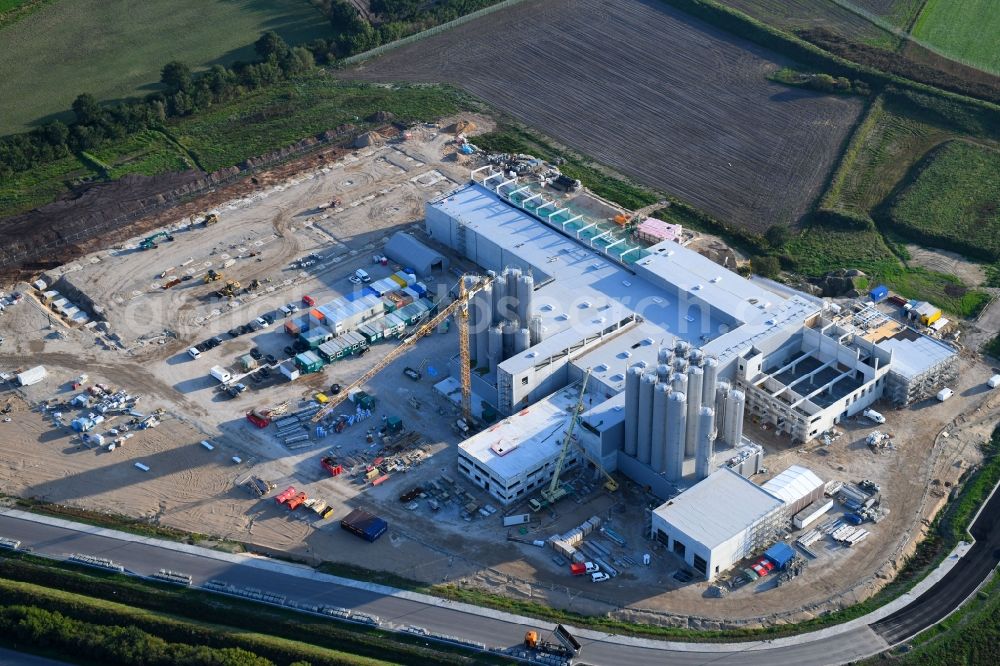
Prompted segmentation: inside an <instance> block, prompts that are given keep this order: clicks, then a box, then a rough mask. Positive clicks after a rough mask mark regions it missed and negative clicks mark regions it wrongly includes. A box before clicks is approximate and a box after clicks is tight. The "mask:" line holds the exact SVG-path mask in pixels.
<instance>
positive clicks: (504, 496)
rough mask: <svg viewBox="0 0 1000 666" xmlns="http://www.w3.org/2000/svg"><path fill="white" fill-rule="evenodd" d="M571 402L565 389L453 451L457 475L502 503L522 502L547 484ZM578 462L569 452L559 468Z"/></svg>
mask: <svg viewBox="0 0 1000 666" xmlns="http://www.w3.org/2000/svg"><path fill="white" fill-rule="evenodd" d="M576 401H577V392H576V391H575V390H574V389H573V388H569V389H565V390H562V391H559V392H558V393H556V394H555V395H553V396H550V398H549V399H547V400H544V401H542V402H539V403H538V404H536V405H533V406H532V407H529V408H528V409H525V410H522V411H521V412H519V413H517V414H514V415H512V416H510V417H508V418H506V419H504V420H503V421H501V422H500V423H498V424H497V425H495V426H494V427H492V428H488V429H487V430H484V431H483V432H480V433H478V434H476V435H473V436H472V437H470V438H469V439H467V440H465V441H464V442H462V443H461V444H460V445H459V447H458V469H459V471H460V472H461V473H462V474H463V475H465V476H466V477H468V478H469V479H470V480H471V481H472V482H473V483H475V484H476V485H477V486H479V487H480V488H482V489H483V490H485V491H486V492H488V493H489V494H490V495H492V496H493V497H495V498H496V499H497V500H498V501H499V502H501V503H502V504H511V503H513V502H516V501H521V500H525V499H527V498H528V497H529V496H530V495H531V494H532V493H533V492H536V491H537V490H539V489H540V488H542V487H544V486H545V485H546V484H547V483H549V482H550V481H551V479H552V475H553V470H554V469H555V465H556V461H557V459H558V458H559V453H560V450H561V448H562V443H563V439H564V435H565V428H566V425H567V423H568V420H569V417H570V414H571V410H572V409H573V407H574V406H575V405H576ZM579 458H580V452H579V449H577V448H576V447H571V448H570V450H569V453H568V454H567V456H566V460H565V461H564V465H565V466H566V467H567V468H568V467H572V466H574V465H576V464H577V463H578V462H579Z"/></svg>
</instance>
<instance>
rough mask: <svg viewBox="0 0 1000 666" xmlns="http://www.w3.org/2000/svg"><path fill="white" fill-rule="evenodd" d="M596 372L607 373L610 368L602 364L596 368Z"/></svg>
mask: <svg viewBox="0 0 1000 666" xmlns="http://www.w3.org/2000/svg"><path fill="white" fill-rule="evenodd" d="M594 371H595V372H607V371H608V366H607V364H606V363H601V364H600V365H598V366H597V367H595V368H594Z"/></svg>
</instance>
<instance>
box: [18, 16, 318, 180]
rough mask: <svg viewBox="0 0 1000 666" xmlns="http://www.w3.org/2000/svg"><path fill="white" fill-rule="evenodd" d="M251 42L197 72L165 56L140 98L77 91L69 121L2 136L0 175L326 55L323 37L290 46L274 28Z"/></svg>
mask: <svg viewBox="0 0 1000 666" xmlns="http://www.w3.org/2000/svg"><path fill="white" fill-rule="evenodd" d="M254 48H255V50H256V53H257V55H258V56H259V60H256V61H254V62H237V63H234V64H233V65H232V66H230V67H224V66H222V65H214V66H213V67H212V68H211V69H209V70H207V71H205V72H202V73H200V74H194V73H193V72H192V71H191V68H190V67H188V65H186V64H184V63H183V62H180V61H173V62H169V63H167V64H166V65H164V66H163V69H162V70H161V71H160V83H161V84H163V88H164V89H163V90H160V91H157V92H154V93H152V94H150V95H147V96H146V97H145V98H143V99H137V100H129V101H125V102H121V103H118V104H114V105H109V106H105V105H102V104H100V103H99V102H98V101H97V99H96V98H95V97H94V96H93V95H91V94H89V93H84V94H82V95H79V96H78V97H77V98H76V99H75V100H74V101H73V105H72V110H73V116H74V120H73V121H72V122H70V123H69V124H67V123H64V122H62V121H60V120H53V121H51V122H48V123H46V124H44V125H42V126H41V127H38V128H37V129H34V130H32V131H30V132H26V133H23V134H12V135H8V136H4V137H0V178H9V177H11V176H13V175H14V174H15V173H19V172H24V171H28V170H30V169H33V168H35V167H37V166H39V165H41V164H45V163H47V162H51V161H54V160H57V159H59V158H61V157H65V156H67V155H69V154H71V153H76V152H80V151H86V150H92V149H94V148H99V147H100V146H102V145H104V144H105V143H107V142H109V141H115V140H118V139H121V138H124V137H126V136H129V135H131V134H135V133H136V132H140V131H142V130H144V129H147V128H150V127H156V126H159V125H160V124H162V123H163V122H164V121H165V120H167V119H168V118H177V117H182V116H190V115H194V114H196V113H199V112H201V111H204V110H206V109H209V108H211V107H212V106H213V105H216V104H220V103H223V102H227V101H230V100H232V99H235V98H237V97H240V96H241V95H245V94H247V93H248V92H251V91H253V90H257V89H259V88H263V87H265V86H268V85H271V84H273V83H276V82H278V81H283V80H285V79H288V78H290V77H294V76H297V75H299V74H302V73H304V72H307V71H309V70H311V69H313V67H314V66H315V63H316V60H317V56H318V57H319V58H320V59H321V60H322V61H324V62H325V61H327V59H328V58H329V57H330V54H329V51H328V49H329V45H328V43H327V42H325V41H324V40H317V42H316V43H311V44H310V45H307V46H299V47H290V46H288V45H287V44H286V43H285V42H284V40H282V39H281V37H279V36H278V35H277V34H276V33H274V32H267V33H264V34H263V35H262V36H261V37H260V39H258V40H257V42H256V43H255V44H254Z"/></svg>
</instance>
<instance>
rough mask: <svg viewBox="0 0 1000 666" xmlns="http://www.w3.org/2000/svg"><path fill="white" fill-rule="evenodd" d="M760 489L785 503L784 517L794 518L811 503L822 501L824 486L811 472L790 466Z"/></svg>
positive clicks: (799, 466) (796, 466) (800, 467)
mask: <svg viewBox="0 0 1000 666" xmlns="http://www.w3.org/2000/svg"><path fill="white" fill-rule="evenodd" d="M762 487H763V488H764V490H766V491H767V492H769V493H771V494H772V495H774V496H775V497H777V498H779V499H781V501H782V502H784V503H785V507H786V511H785V513H786V515H788V516H794V515H795V514H797V513H798V512H799V511H801V510H802V509H804V508H806V507H807V506H809V505H810V504H812V503H813V502H815V501H817V500H820V499H822V498H823V491H824V490H825V489H826V484H825V483H823V481H822V480H821V479H820V478H819V477H818V476H816V474H815V473H813V471H812V470H809V469H806V468H805V467H802V466H801V465H792V466H791V467H789V468H788V469H786V470H785V471H784V472H782V473H781V474H779V475H778V476H776V477H774V478H773V479H771V480H770V481H767V482H766V483H764V484H763V486H762Z"/></svg>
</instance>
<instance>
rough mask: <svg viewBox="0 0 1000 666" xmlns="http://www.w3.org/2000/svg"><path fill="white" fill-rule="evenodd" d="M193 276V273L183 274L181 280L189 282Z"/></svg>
mask: <svg viewBox="0 0 1000 666" xmlns="http://www.w3.org/2000/svg"><path fill="white" fill-rule="evenodd" d="M193 277H194V276H193V275H182V276H181V282H187V281H188V280H190V279H191V278H193Z"/></svg>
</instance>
